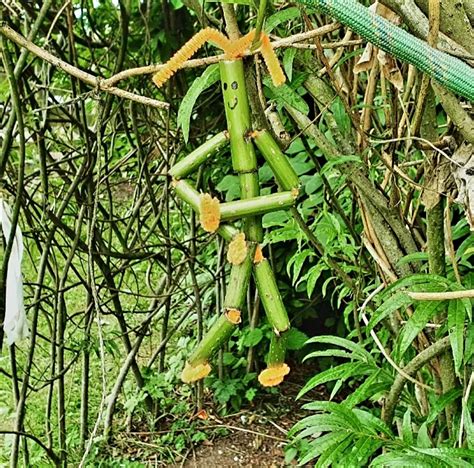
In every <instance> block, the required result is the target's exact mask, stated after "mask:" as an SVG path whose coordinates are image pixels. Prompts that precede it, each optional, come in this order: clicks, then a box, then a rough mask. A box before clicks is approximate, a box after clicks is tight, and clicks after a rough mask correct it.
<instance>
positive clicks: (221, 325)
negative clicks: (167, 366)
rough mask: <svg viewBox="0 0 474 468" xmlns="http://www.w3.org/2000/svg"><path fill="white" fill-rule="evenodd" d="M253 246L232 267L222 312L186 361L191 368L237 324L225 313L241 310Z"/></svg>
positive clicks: (249, 272) (203, 358)
mask: <svg viewBox="0 0 474 468" xmlns="http://www.w3.org/2000/svg"><path fill="white" fill-rule="evenodd" d="M254 254H255V244H251V245H249V250H248V253H247V257H246V258H245V260H244V262H243V263H241V264H240V265H233V266H232V270H231V273H230V279H229V285H228V287H227V293H226V296H225V299H224V312H223V313H222V314H221V316H220V317H219V318H218V319H217V320H216V321H215V322H214V324H213V325H212V326H211V328H210V329H209V331H208V332H207V333H206V334H205V336H204V338H203V339H202V340H201V341H200V343H199V344H198V345H197V347H196V349H195V350H194V352H193V353H192V354H191V356H190V357H189V359H188V362H189V364H190V365H191V366H193V367H194V366H196V365H197V364H201V363H203V362H206V361H207V360H208V359H209V358H210V357H211V356H212V354H214V352H215V351H217V350H218V349H219V348H220V347H221V346H222V345H223V344H224V343H225V342H226V341H227V340H228V339H229V338H230V336H231V335H232V332H233V331H234V330H235V327H236V326H237V323H233V322H231V321H229V319H228V318H227V315H226V312H227V310H229V309H237V310H239V311H240V310H242V307H243V305H244V303H245V298H246V294H247V289H248V285H249V281H250V276H251V273H252V261H253V256H254Z"/></svg>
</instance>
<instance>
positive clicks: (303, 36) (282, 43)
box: [102, 23, 340, 86]
mask: <svg viewBox="0 0 474 468" xmlns="http://www.w3.org/2000/svg"><path fill="white" fill-rule="evenodd" d="M339 27H340V25H339V24H338V23H332V24H328V25H325V26H322V27H321V28H317V29H314V30H312V31H308V32H304V33H300V34H295V35H293V36H290V37H287V38H285V39H278V40H277V41H274V42H272V47H273V48H274V49H278V48H280V47H290V46H292V45H293V44H296V43H298V42H302V41H306V40H308V39H312V38H314V37H317V36H323V35H324V34H328V33H330V32H333V31H335V30H336V29H338V28H339ZM331 48H332V44H331ZM256 53H258V52H257V51H253V52H250V51H248V52H246V53H245V54H244V55H245V56H246V57H247V56H251V55H255V54H256ZM224 58H225V55H224V54H219V55H214V56H212V57H206V58H200V59H192V60H187V61H186V62H184V63H183V65H181V67H180V69H182V68H196V67H202V66H203V65H211V64H213V63H218V62H220V61H222V60H224ZM163 67H164V65H163V64H159V65H157V64H154V65H146V66H144V67H137V68H130V69H128V70H123V71H121V72H120V73H117V74H116V75H113V76H111V77H110V78H107V79H106V80H104V82H103V83H102V84H103V86H112V85H114V84H115V83H117V82H119V81H121V80H125V79H127V78H131V77H134V76H139V75H148V74H152V73H156V72H157V71H159V70H161V69H162V68H163Z"/></svg>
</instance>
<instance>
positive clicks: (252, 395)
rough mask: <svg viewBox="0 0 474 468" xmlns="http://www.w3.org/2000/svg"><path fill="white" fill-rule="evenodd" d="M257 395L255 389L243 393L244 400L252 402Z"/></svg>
mask: <svg viewBox="0 0 474 468" xmlns="http://www.w3.org/2000/svg"><path fill="white" fill-rule="evenodd" d="M256 394H257V389H256V388H253V387H252V388H249V389H248V390H247V391H246V392H245V398H246V399H247V400H248V401H253V399H254V398H255V395H256Z"/></svg>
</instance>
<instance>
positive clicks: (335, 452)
mask: <svg viewBox="0 0 474 468" xmlns="http://www.w3.org/2000/svg"><path fill="white" fill-rule="evenodd" d="M353 445H354V437H353V436H348V437H347V438H346V439H345V440H343V441H342V442H339V443H338V444H337V446H336V447H334V448H331V449H330V450H325V451H324V452H323V453H322V454H321V455H320V456H319V458H318V462H317V463H316V465H314V466H315V468H328V467H330V466H334V462H336V461H337V462H340V461H341V458H342V454H343V453H344V451H345V450H346V449H347V448H348V447H349V446H351V447H352V446H353Z"/></svg>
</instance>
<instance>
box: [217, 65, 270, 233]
mask: <svg viewBox="0 0 474 468" xmlns="http://www.w3.org/2000/svg"><path fill="white" fill-rule="evenodd" d="M220 72H221V84H222V94H223V98H224V108H225V114H226V121H227V128H228V130H229V136H230V151H231V156H232V167H233V169H234V171H235V172H237V173H238V174H239V180H240V193H241V197H242V199H246V198H255V197H258V195H260V188H259V181H258V173H257V157H256V155H255V150H254V147H253V144H252V141H251V139H250V138H249V136H250V132H251V120H250V108H249V102H248V96H247V89H246V86H245V74H244V65H243V62H242V60H225V61H222V62H220ZM244 232H245V235H246V237H247V239H248V240H250V241H254V242H262V241H263V229H262V222H261V219H260V217H259V216H252V217H250V218H248V219H246V220H245V221H244Z"/></svg>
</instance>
